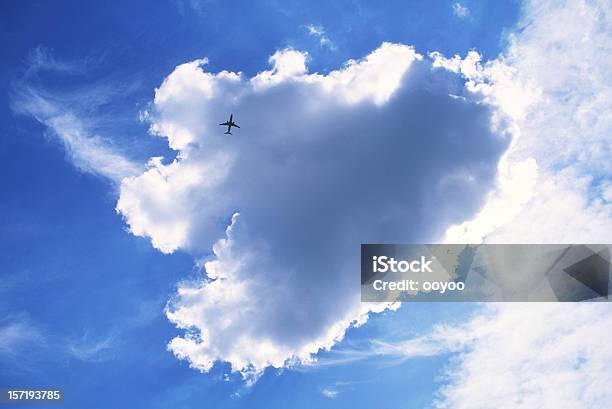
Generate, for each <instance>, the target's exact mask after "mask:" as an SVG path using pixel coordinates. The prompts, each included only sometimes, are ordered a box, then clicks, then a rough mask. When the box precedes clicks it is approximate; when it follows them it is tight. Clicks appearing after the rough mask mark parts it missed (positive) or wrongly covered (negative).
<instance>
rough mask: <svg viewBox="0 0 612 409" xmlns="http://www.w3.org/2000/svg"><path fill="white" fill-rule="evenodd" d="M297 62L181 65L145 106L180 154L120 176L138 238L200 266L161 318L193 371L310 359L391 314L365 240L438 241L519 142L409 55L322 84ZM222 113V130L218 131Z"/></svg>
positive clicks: (286, 53)
mask: <svg viewBox="0 0 612 409" xmlns="http://www.w3.org/2000/svg"><path fill="white" fill-rule="evenodd" d="M306 61H307V56H306V54H305V53H302V52H299V51H296V50H291V49H287V50H282V51H279V52H277V53H276V54H274V55H273V56H272V57H271V58H270V63H271V65H272V68H271V69H269V70H267V71H263V72H260V73H259V74H257V75H255V76H254V77H252V78H245V77H244V76H243V75H242V74H240V73H233V72H227V71H221V72H217V73H211V72H206V71H205V70H204V65H205V63H206V61H205V60H197V61H193V62H190V63H186V64H183V65H180V66H178V67H177V68H176V69H175V70H174V71H173V72H172V73H171V74H170V75H169V76H168V77H167V78H166V79H165V80H164V81H163V83H162V85H161V86H160V87H159V89H157V90H156V94H155V100H154V104H153V107H152V109H151V110H150V112H149V113H148V118H150V120H151V131H152V132H153V133H155V134H158V135H160V136H162V137H165V138H167V140H168V144H169V146H170V147H172V148H173V149H175V150H176V151H177V157H176V158H175V159H174V160H172V161H170V162H167V161H164V160H163V159H162V158H153V159H152V160H151V161H150V163H149V167H148V169H147V170H146V171H145V172H144V173H142V174H140V175H137V176H133V177H130V178H126V179H124V180H123V182H122V184H121V189H120V197H119V201H118V204H117V210H118V211H119V212H120V213H121V214H122V215H123V217H124V218H125V221H126V223H127V224H128V225H129V227H130V230H131V231H132V232H133V233H134V234H136V235H139V236H144V237H149V238H150V239H151V242H152V244H153V245H154V246H155V247H156V248H158V249H159V250H161V251H163V252H167V253H169V252H173V251H175V250H177V249H182V250H186V251H188V252H190V253H191V254H194V255H196V256H197V257H200V260H201V261H200V265H201V266H202V267H203V270H204V271H205V274H204V275H203V276H202V278H201V279H199V280H195V281H193V282H184V283H182V284H180V285H179V288H178V292H177V294H176V296H175V297H174V298H173V300H171V302H170V303H169V305H168V308H167V315H168V318H169V319H170V320H171V321H172V322H173V323H175V324H176V325H177V327H178V328H181V329H183V330H184V335H182V336H178V337H176V338H175V339H173V340H172V341H171V342H170V344H169V348H170V350H172V351H173V352H174V353H175V354H176V355H177V356H178V357H179V358H183V359H187V360H189V362H190V364H191V365H192V366H193V367H195V368H198V369H200V370H202V371H206V370H209V369H210V368H211V367H212V365H213V364H214V362H215V361H217V360H221V361H227V362H229V363H231V365H232V370H234V371H240V372H242V373H243V374H244V375H245V376H252V377H253V376H256V375H257V373H259V372H260V371H261V370H262V369H263V368H265V367H266V366H270V365H271V366H275V367H281V366H283V365H288V364H291V363H292V362H299V361H302V362H303V361H307V360H308V359H310V357H311V355H312V354H314V353H316V352H317V351H319V350H320V349H322V348H330V347H331V346H332V345H333V344H334V343H336V342H338V341H339V340H340V339H342V337H343V336H344V332H345V330H346V329H347V328H348V327H349V326H351V325H360V324H362V323H364V322H365V321H366V319H367V314H368V313H369V312H372V311H381V310H383V309H385V308H387V307H388V305H386V304H380V305H379V304H369V303H364V304H361V303H360V302H359V283H358V275H359V244H360V243H364V242H417V241H427V240H432V239H434V238H436V237H438V236H439V235H440V234H441V233H442V232H443V231H444V230H445V228H446V227H447V226H448V225H449V224H450V223H453V222H454V223H457V222H459V221H462V220H465V219H466V218H469V217H470V216H471V215H473V214H474V213H475V212H476V211H477V210H478V209H479V208H480V206H481V205H482V201H483V200H484V198H485V193H486V192H487V190H488V189H489V188H490V187H491V186H492V184H493V182H494V181H495V174H496V171H497V164H498V160H499V158H500V156H501V155H502V154H503V152H504V150H505V149H506V148H507V146H508V143H509V142H510V140H511V134H512V132H513V130H512V126H511V123H510V122H509V120H510V117H509V116H508V115H506V114H504V113H503V112H502V111H503V110H502V109H501V108H500V106H499V104H496V103H495V101H493V100H492V99H491V98H488V97H487V96H486V95H485V94H484V93H483V92H481V91H479V90H477V89H469V88H467V87H466V86H465V78H463V77H462V76H461V75H459V74H457V73H455V72H452V70H449V69H447V68H445V67H442V66H433V65H432V60H431V59H429V58H425V57H423V56H421V55H419V54H418V53H416V52H415V50H414V49H413V48H411V47H408V46H405V45H400V44H389V43H385V44H383V45H381V46H380V47H379V48H378V49H376V50H374V51H373V52H372V53H371V54H369V55H368V56H366V57H365V58H363V59H361V60H351V61H349V62H347V63H346V65H345V66H344V67H343V68H341V69H338V70H335V71H332V72H330V73H329V74H327V75H321V74H317V73H309V72H308V70H307V66H306ZM229 113H234V119H235V120H236V122H237V123H238V124H239V125H240V126H241V129H238V130H236V131H235V132H234V135H232V136H227V135H223V132H222V130H221V129H220V128H219V126H218V125H217V124H218V123H219V122H222V121H223V120H225V118H226V117H227V116H228V115H229ZM211 249H212V254H211V253H210V252H211ZM394 307H396V306H394ZM251 379H252V378H251Z"/></svg>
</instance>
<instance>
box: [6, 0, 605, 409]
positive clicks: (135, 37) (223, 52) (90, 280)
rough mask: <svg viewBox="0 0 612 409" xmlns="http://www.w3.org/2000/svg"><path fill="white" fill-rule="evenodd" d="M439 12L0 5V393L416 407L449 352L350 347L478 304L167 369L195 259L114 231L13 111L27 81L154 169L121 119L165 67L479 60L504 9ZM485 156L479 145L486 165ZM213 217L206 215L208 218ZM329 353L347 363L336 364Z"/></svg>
mask: <svg viewBox="0 0 612 409" xmlns="http://www.w3.org/2000/svg"><path fill="white" fill-rule="evenodd" d="M454 3H455V2H436V3H432V2H428V1H422V2H418V1H415V2H410V3H409V4H408V3H406V2H402V1H390V2H385V3H384V5H383V4H378V3H373V2H365V1H364V2H360V1H350V2H349V1H341V2H333V3H330V2H317V1H312V2H280V1H278V2H277V1H265V2H249V1H240V2H231V3H221V2H212V1H195V0H194V1H179V0H176V1H164V2H155V3H151V2H138V1H133V2H100V3H97V4H93V3H86V2H79V1H62V2H44V1H40V2H34V1H32V2H5V3H3V4H2V6H0V8H1V10H2V12H1V13H0V16H1V17H0V19H1V22H0V27H1V28H0V42H1V45H2V62H3V63H2V65H1V67H0V78H1V79H2V81H1V82H0V84H1V85H0V87H1V88H0V134H1V138H0V144H1V149H0V163H1V165H0V166H1V167H2V172H0V175H1V176H0V177H1V178H2V181H1V186H2V187H3V195H2V200H1V201H0V212H1V213H2V215H3V221H2V224H1V227H0V245H1V246H2V248H3V251H2V254H1V256H0V271H1V273H0V274H1V276H0V278H1V281H0V385H2V386H10V387H23V386H29V387H51V386H56V387H63V388H64V389H65V391H66V392H65V394H66V401H65V403H64V404H63V405H62V407H66V408H82V407H89V408H108V407H132V408H168V407H173V408H196V407H198V408H201V407H204V408H208V407H210V408H224V407H227V408H240V407H249V408H251V407H266V408H273V407H279V408H280V407H287V406H290V407H296V408H302V407H303V408H312V407H319V408H324V407H373V406H377V407H381V406H382V407H398V406H402V407H407V408H424V407H431V406H432V405H433V403H432V402H434V401H435V400H436V399H439V398H440V395H439V390H440V387H441V386H443V385H444V384H445V383H446V382H447V379H446V378H445V377H444V376H441V375H442V374H444V373H445V371H446V370H447V369H448V367H449V365H451V361H449V356H450V355H451V353H450V352H444V353H438V354H430V355H429V356H420V357H419V356H417V357H413V358H411V359H404V358H402V357H400V356H395V355H393V354H391V355H389V356H378V355H376V354H373V355H368V356H367V357H363V356H359V354H357V353H356V352H355V351H359V350H362V349H363V348H366V349H367V346H368V345H370V343H369V342H370V341H371V340H384V341H385V342H390V343H393V342H396V341H400V340H403V339H406V338H410V337H414V336H418V335H420V334H424V333H427V332H428V331H430V330H431V328H432V327H433V326H434V325H435V324H437V323H440V322H449V323H455V324H456V323H462V322H465V321H468V320H469V319H470V317H471V316H472V314H474V313H476V312H477V311H479V309H480V308H481V307H479V306H475V305H463V304H416V305H405V306H403V307H402V308H400V309H399V310H398V311H396V312H392V311H387V312H384V313H382V314H374V315H373V316H372V317H371V318H370V320H369V321H368V322H367V323H366V324H365V325H363V326H361V327H359V328H350V329H349V330H348V332H347V334H346V336H345V338H344V340H343V341H342V342H341V343H339V344H338V345H336V346H335V347H334V349H333V350H332V351H331V352H322V353H320V354H319V359H320V362H321V363H320V364H318V365H304V366H298V367H295V368H288V369H274V368H268V369H265V370H264V372H263V374H261V376H260V378H259V379H258V380H257V382H256V383H255V384H254V385H252V386H248V385H246V384H245V381H244V380H243V379H242V377H241V375H240V374H239V373H236V372H233V373H231V372H229V364H227V363H223V362H217V363H215V365H214V366H213V367H212V369H210V370H209V371H208V372H206V373H202V372H200V371H197V370H194V369H192V368H190V367H189V361H187V360H179V359H177V358H176V357H175V356H174V355H173V353H172V352H170V351H168V350H167V344H168V342H170V341H171V340H172V339H173V338H175V337H177V335H179V334H180V332H181V331H180V330H179V329H177V328H176V326H175V325H174V324H173V323H172V322H170V321H169V319H168V317H167V316H166V314H165V313H164V307H165V305H166V303H167V302H168V300H169V299H170V298H171V297H173V296H174V294H175V292H176V289H177V286H181V284H180V283H184V282H185V280H187V281H188V280H189V279H194V278H197V277H199V274H201V271H200V269H199V268H198V267H197V266H195V265H194V260H198V259H199V258H201V257H203V256H206V255H207V252H206V250H201V249H198V250H197V251H195V250H194V249H193V246H191V247H190V246H186V248H182V247H181V246H178V247H179V249H178V250H177V251H174V252H172V254H164V253H163V252H161V251H159V250H158V248H154V247H156V246H152V245H151V242H150V240H149V237H152V236H153V234H145V236H149V237H136V236H135V235H134V234H131V233H130V232H129V231H128V226H127V225H126V222H125V219H124V218H122V216H121V215H119V214H117V212H116V211H115V207H116V205H117V198H118V194H119V193H118V191H119V189H120V188H119V186H118V185H117V183H115V182H114V181H113V180H111V179H112V178H111V179H109V178H107V177H105V176H104V175H101V174H100V172H98V173H97V172H96V170H95V169H93V171H92V169H86V168H87V166H85V168H84V167H83V166H81V167H79V165H78V163H76V164H75V163H74V162H75V160H74V157H71V155H70V153H69V152H68V153H67V152H66V149H65V147H64V146H63V145H62V143H61V142H60V139H58V138H57V137H56V136H55V135H54V131H53V130H52V129H51V128H50V127H49V126H48V123H47V124H45V123H41V121H37V120H36V119H35V118H34V116H36V115H33V114H31V112H30V114H28V113H27V112H25V114H24V110H23V109H20V108H19V101H20V98H22V94H21V92H22V91H23V89H25V88H28V87H29V88H30V89H36V90H38V92H39V93H40V95H43V96H46V97H48V98H49V99H50V100H53V101H54V102H56V103H57V106H59V107H60V109H66V110H69V111H70V112H71V113H73V114H74V115H75V116H77V117H78V118H79V121H80V122H81V123H82V124H85V125H84V126H86V128H87V130H88V131H89V132H90V133H95V134H98V135H102V136H103V137H104V139H105V140H107V141H112V146H113V147H116V148H117V151H119V152H120V153H121V155H122V156H124V157H125V158H127V160H128V161H132V162H138V163H144V162H146V160H147V159H148V158H150V157H152V156H165V158H166V159H164V161H165V163H169V162H170V161H171V159H172V158H174V157H175V155H176V152H173V151H172V150H170V149H169V148H168V141H166V140H165V139H164V138H162V137H159V136H152V135H151V134H150V133H149V131H148V128H149V126H150V123H148V122H146V121H144V122H143V121H141V120H140V119H139V117H140V116H141V115H142V113H143V112H144V111H149V112H151V111H154V110H155V109H154V108H152V101H153V98H154V96H155V94H154V93H155V89H156V88H159V87H160V86H161V84H162V81H164V79H165V78H166V77H168V76H169V75H170V73H172V72H173V70H174V69H175V67H177V66H179V65H180V64H183V63H186V62H190V61H193V60H196V59H199V58H203V57H206V58H208V64H207V65H206V71H209V72H218V71H221V70H228V71H234V72H238V71H240V72H242V73H243V75H244V76H245V77H246V78H251V77H253V76H255V75H256V74H257V73H258V72H261V71H263V70H266V69H268V67H269V65H268V58H269V57H270V56H271V55H273V54H274V53H275V52H276V51H278V50H282V49H286V48H287V47H289V48H292V49H295V50H299V51H302V52H307V53H308V60H307V61H308V69H309V72H319V73H322V74H327V73H329V72H330V71H332V70H338V69H341V68H342V67H343V64H344V63H345V61H347V60H349V59H360V58H363V57H364V56H366V55H368V54H369V53H371V52H372V51H373V50H375V49H377V47H379V46H380V45H381V43H383V42H391V43H399V44H408V45H412V46H414V48H415V49H416V51H417V52H418V53H421V54H423V55H426V54H427V53H428V52H430V51H439V52H441V53H442V54H444V55H446V56H448V57H451V56H453V55H455V54H459V55H460V56H462V57H463V56H465V55H466V54H467V53H468V52H469V51H470V50H476V51H478V52H479V53H480V54H481V56H482V61H487V60H493V59H495V58H496V57H497V56H498V55H499V54H500V53H503V52H505V51H506V49H507V47H508V42H507V40H508V37H507V36H508V33H510V32H512V31H516V29H517V26H518V25H519V11H520V8H521V4H519V2H517V1H496V2H471V1H470V2H462V3H461V4H462V6H464V7H466V8H467V10H469V12H468V13H467V15H464V16H458V15H457V14H456V12H454V11H453V10H454V9H453V4H454ZM309 27H310V28H309ZM427 78H428V77H427ZM436 78H437V77H436ZM432 81H434V80H433V79H432ZM436 81H437V79H436ZM434 82H435V81H434ZM432 83H433V82H432ZM466 109H467V108H466ZM470 112H471V111H470ZM476 114H477V113H476ZM476 114H475V115H476ZM221 119H223V118H221ZM268 119H269V120H273V118H268ZM449 121H450V120H449ZM42 122H44V121H42ZM500 146H501V145H500ZM504 146H506V145H504ZM483 149H484V148H483ZM487 149H488V148H487ZM499 149H501V148H500V147H498V146H497V145H496V146H493V145H492V146H491V147H490V152H489V151H487V155H489V154H490V155H491V157H492V158H493V159H492V160H494V162H491V163H493V164H496V163H497V162H496V161H497V160H498V159H499V154H500V151H499ZM479 160H480V159H479ZM482 160H483V163H484V162H485V161H484V159H482ZM483 166H484V165H483ZM487 169H488V168H487ZM483 172H484V173H486V172H485V171H483ZM487 175H488V174H487ZM482 177H483V179H482V180H483V181H484V182H486V183H485V184H487V183H492V182H491V180H490V177H491V176H490V175H488V176H486V175H485V176H482ZM603 180H604V181H605V180H607V179H606V177H605V176H604V177H603ZM602 183H603V182H602ZM487 186H488V185H487ZM602 186H603V185H602ZM602 189H604V188H603V187H602ZM604 190H605V189H604ZM604 190H602V192H604V193H601V194H602V195H604V196H605V191H604ZM470 192H471V191H470ZM226 193H231V192H226ZM481 193H482V192H481ZM592 193H593V192H592V191H591V192H590V193H589V195H592ZM483 194H484V193H483ZM477 196H478V195H477ZM478 197H481V196H478ZM241 200H242V199H241ZM482 200H484V196H482V198H481V199H478V200H476V202H475V204H474V203H471V202H470V203H467V202H466V203H467V204H466V205H465V206H466V207H465V209H467V210H465V212H464V213H461V212H459V213H453V212H450V211H449V210H448V209H446V208H444V209H442V210H440V211H441V212H447V213H448V212H450V213H449V214H451V215H450V216H448V217H446V216H445V217H446V219H444V220H447V221H449V220H452V221H454V222H456V223H461V222H462V220H458V219H457V217H460V216H461V215H464V214H465V215H468V214H472V215H473V213H475V211H476V210H478V207H479V206H482V205H483V202H482ZM239 203H243V204H244V203H252V202H248V201H247V200H246V199H244V201H242V202H239ZM245 206H246V205H245ZM238 210H240V211H242V210H245V211H246V212H247V216H248V209H238ZM123 213H124V214H123V216H124V217H128V218H129V216H126V214H127V213H125V212H123ZM585 213H586V212H585ZM445 214H446V213H445ZM230 216H231V213H229V214H226V213H224V214H223V217H224V219H223V220H224V221H225V223H227V221H228V220H229V218H230ZM286 217H291V215H290V214H289V215H288V216H286ZM262 220H263V219H262ZM223 227H224V228H225V227H226V226H223ZM444 227H446V226H440V228H439V229H438V230H436V232H435V233H437V234H439V233H440V231H443V228H444ZM132 228H133V226H132ZM433 235H434V232H430V234H429V235H427V236H425V237H418V236H410V237H411V238H412V239H413V240H418V239H419V238H420V239H421V240H426V239H430V238H432V237H434V236H433ZM397 237H403V236H401V235H400V236H397ZM218 238H219V237H216V239H218ZM208 247H209V250H208V254H210V251H211V249H210V246H208ZM357 276H358V275H357V274H356V275H355V277H357ZM187 287H188V286H187ZM253 348H256V347H255V346H253ZM343 351H344V352H343ZM347 356H348V357H352V358H354V359H348V360H346V361H345V362H337V361H338V360H340V361H341V360H342V358H346V357H347Z"/></svg>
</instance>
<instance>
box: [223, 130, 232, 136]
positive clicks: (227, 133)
mask: <svg viewBox="0 0 612 409" xmlns="http://www.w3.org/2000/svg"><path fill="white" fill-rule="evenodd" d="M224 135H233V133H231V132H230V131H227V132H225V133H224Z"/></svg>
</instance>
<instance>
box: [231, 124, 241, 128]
mask: <svg viewBox="0 0 612 409" xmlns="http://www.w3.org/2000/svg"><path fill="white" fill-rule="evenodd" d="M232 126H235V127H236V128H240V127H239V126H238V125H236V124H234V125H232Z"/></svg>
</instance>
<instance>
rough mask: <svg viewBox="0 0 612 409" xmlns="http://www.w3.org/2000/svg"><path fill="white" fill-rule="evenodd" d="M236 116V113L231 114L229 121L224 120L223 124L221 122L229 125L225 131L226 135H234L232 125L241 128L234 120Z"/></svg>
mask: <svg viewBox="0 0 612 409" xmlns="http://www.w3.org/2000/svg"><path fill="white" fill-rule="evenodd" d="M233 118H234V114H231V115H230V118H229V121H227V122H223V123H222V124H219V125H221V126H227V132H225V133H224V135H232V133H231V132H230V131H231V130H232V126H235V127H236V128H240V127H239V126H238V125H236V123H235V122H234V121H233V120H232V119H233Z"/></svg>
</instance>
